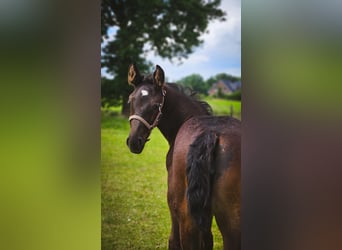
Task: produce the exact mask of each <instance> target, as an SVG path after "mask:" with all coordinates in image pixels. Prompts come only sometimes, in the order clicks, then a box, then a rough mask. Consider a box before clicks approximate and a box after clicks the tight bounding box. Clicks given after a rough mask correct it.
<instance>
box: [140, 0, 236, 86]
mask: <svg viewBox="0 0 342 250" xmlns="http://www.w3.org/2000/svg"><path fill="white" fill-rule="evenodd" d="M220 7H221V9H223V10H224V11H225V12H226V13H227V15H226V21H224V22H219V21H212V22H210V23H209V25H208V31H209V32H208V33H205V34H203V35H202V36H201V38H202V39H203V40H204V43H203V44H202V45H201V46H200V47H197V48H195V50H194V52H193V53H192V54H190V55H189V56H188V58H187V59H183V60H182V63H181V64H180V63H179V61H178V60H174V62H173V63H172V62H170V61H169V60H168V59H163V58H161V57H159V56H158V55H155V53H154V52H152V51H151V52H149V53H147V54H146V59H147V60H148V61H151V62H152V63H153V64H155V65H156V64H158V65H159V66H161V67H162V68H163V69H164V72H165V76H166V79H167V81H169V82H174V81H177V80H180V79H181V78H183V77H185V76H188V75H191V74H200V75H201V76H202V77H203V79H204V80H206V79H208V78H209V77H211V76H215V75H216V74H219V73H226V74H231V75H233V76H241V0H222V1H221V6H220Z"/></svg>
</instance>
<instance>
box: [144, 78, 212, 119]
mask: <svg viewBox="0 0 342 250" xmlns="http://www.w3.org/2000/svg"><path fill="white" fill-rule="evenodd" d="M142 82H148V83H150V84H153V75H152V74H149V75H142ZM167 86H169V87H171V88H172V89H174V90H176V91H178V92H179V93H182V94H184V95H185V96H187V97H189V98H190V100H191V101H193V102H194V103H196V104H199V105H200V106H201V107H202V108H203V109H204V111H205V114H206V115H213V109H212V108H211V107H210V105H209V104H208V103H207V102H205V101H201V100H200V99H199V96H198V94H197V92H196V91H194V90H193V89H191V88H189V87H184V86H182V85H180V84H177V83H167Z"/></svg>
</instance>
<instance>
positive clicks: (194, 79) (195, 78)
mask: <svg viewBox="0 0 342 250" xmlns="http://www.w3.org/2000/svg"><path fill="white" fill-rule="evenodd" d="M177 83H178V84H181V85H183V86H184V87H188V88H191V89H192V90H194V91H196V92H197V93H201V94H205V95H207V91H208V85H207V83H206V82H205V81H204V80H203V77H202V76H201V75H199V74H192V75H189V76H186V77H184V78H182V79H181V80H179V81H177Z"/></svg>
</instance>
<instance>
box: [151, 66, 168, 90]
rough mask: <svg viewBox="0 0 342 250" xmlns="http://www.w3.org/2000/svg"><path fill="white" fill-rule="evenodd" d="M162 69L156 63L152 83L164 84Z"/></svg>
mask: <svg viewBox="0 0 342 250" xmlns="http://www.w3.org/2000/svg"><path fill="white" fill-rule="evenodd" d="M164 79H165V77H164V70H163V69H162V68H161V67H160V66H159V65H157V66H156V70H155V71H154V72H153V83H154V84H156V85H158V86H159V87H162V86H163V85H164Z"/></svg>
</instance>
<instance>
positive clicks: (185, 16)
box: [101, 0, 225, 114]
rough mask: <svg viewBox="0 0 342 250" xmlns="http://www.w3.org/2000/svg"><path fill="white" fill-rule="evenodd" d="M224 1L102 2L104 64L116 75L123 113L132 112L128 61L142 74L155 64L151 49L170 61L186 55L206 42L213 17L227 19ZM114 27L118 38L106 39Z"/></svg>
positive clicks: (116, 89)
mask: <svg viewBox="0 0 342 250" xmlns="http://www.w3.org/2000/svg"><path fill="white" fill-rule="evenodd" d="M219 4H220V0H213V1H203V0H187V1H175V0H167V1H165V0H150V1H142V0H140V1H139V0H126V1H125V0H102V1H101V35H102V42H103V43H102V46H101V47H102V51H101V55H102V56H101V67H102V68H106V69H107V72H108V73H110V74H112V75H113V76H114V79H113V84H114V85H115V92H116V93H115V96H119V97H120V98H121V99H122V103H123V110H122V112H123V113H124V114H127V113H128V109H127V105H125V104H126V103H127V99H128V95H129V92H130V91H131V89H130V87H129V86H128V84H127V70H128V65H129V64H130V63H131V62H135V63H136V64H137V65H138V66H139V69H140V70H141V72H144V71H150V70H151V66H152V64H151V63H150V62H148V61H146V59H145V57H144V53H146V52H148V51H153V52H155V53H156V54H158V55H159V56H161V57H163V58H168V59H170V60H171V59H173V58H178V59H181V58H186V57H187V55H188V54H189V53H191V52H192V51H193V49H194V47H195V46H198V45H200V44H201V43H202V42H203V41H202V40H201V39H200V36H201V34H203V33H204V32H205V31H206V29H207V26H208V23H209V21H211V20H214V19H220V20H225V19H224V16H225V13H224V12H223V11H222V10H221V9H219V8H218V6H219ZM110 28H112V31H113V30H114V33H115V36H114V39H112V40H110V41H108V40H107V41H106V42H104V41H105V40H106V39H107V38H108V36H109V33H108V31H109V29H110ZM102 94H104V93H102ZM106 98H107V97H105V96H102V99H103V100H105V99H106Z"/></svg>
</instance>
